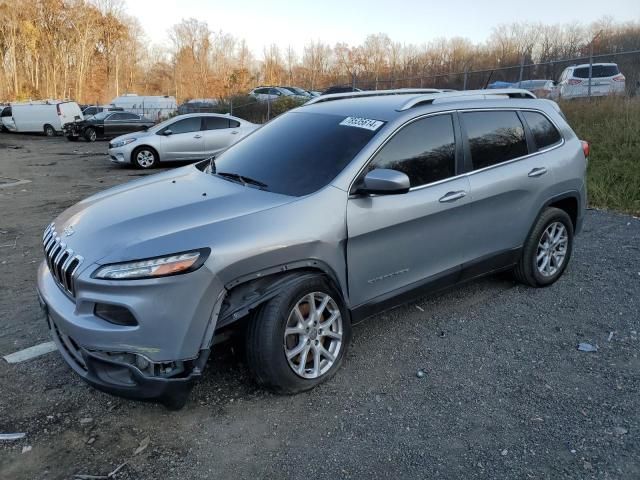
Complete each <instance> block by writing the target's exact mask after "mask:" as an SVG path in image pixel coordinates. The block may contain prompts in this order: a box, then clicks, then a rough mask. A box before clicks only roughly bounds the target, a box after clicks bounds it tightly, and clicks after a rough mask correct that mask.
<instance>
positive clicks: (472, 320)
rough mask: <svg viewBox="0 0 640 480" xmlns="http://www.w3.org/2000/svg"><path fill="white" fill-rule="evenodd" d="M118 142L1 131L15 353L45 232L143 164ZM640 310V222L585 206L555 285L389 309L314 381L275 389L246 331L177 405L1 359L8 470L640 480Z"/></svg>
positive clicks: (33, 473)
mask: <svg viewBox="0 0 640 480" xmlns="http://www.w3.org/2000/svg"><path fill="white" fill-rule="evenodd" d="M11 147H18V148H15V149H14V148H11ZM105 151H106V144H105V143H95V144H88V143H84V142H78V143H75V144H72V143H68V142H67V141H66V140H65V139H64V138H54V139H48V138H39V137H27V136H19V135H9V134H0V206H1V209H0V212H1V217H0V279H1V280H0V356H2V355H6V354H8V353H12V352H14V351H17V350H20V349H22V348H25V347H28V346H31V345H34V344H37V343H40V342H42V341H46V340H48V333H47V331H46V326H45V324H44V322H43V320H42V319H41V318H40V315H39V309H38V304H37V300H36V296H35V293H34V287H35V273H36V268H37V263H38V262H39V260H40V258H41V251H40V245H39V242H40V238H41V234H42V229H43V227H44V226H45V225H46V224H47V223H48V222H49V221H50V220H51V219H52V218H53V217H54V216H55V215H56V214H57V213H59V212H60V211H61V210H62V209H64V208H66V207H68V206H70V205H72V204H73V203H75V202H76V201H78V200H80V199H81V198H83V197H85V196H87V195H90V194H91V193H93V192H96V191H99V190H102V189H104V188H106V187H109V186H111V185H115V184H119V183H122V182H124V181H127V180H130V179H131V178H133V177H135V176H138V175H144V174H146V173H142V172H139V171H136V170H128V169H122V168H118V167H115V166H112V165H111V164H110V163H109V162H108V161H107V157H106V155H105ZM7 178H10V179H13V180H29V181H30V182H29V183H21V184H15V185H13V186H9V182H10V181H12V180H7ZM639 312H640V221H639V220H638V219H636V218H633V217H630V216H624V215H619V214H615V213H611V212H604V211H589V212H588V215H587V218H586V223H585V228H584V231H583V233H582V235H580V236H579V237H577V240H576V249H575V253H574V257H573V258H572V261H571V264H570V266H569V268H568V270H567V272H566V274H565V276H564V277H563V278H562V279H561V280H560V281H559V282H558V283H556V284H555V285H553V286H551V287H549V288H545V289H537V290H536V289H530V288H526V287H523V286H519V285H517V284H515V283H514V282H513V281H512V280H511V279H510V277H509V276H507V275H503V276H498V277H489V278H486V279H483V280H480V281H477V282H473V283H470V284H467V285H465V286H462V287H460V288H457V289H455V290H451V291H449V292H447V293H446V294H443V295H440V296H438V297H436V298H429V299H426V298H425V299H421V300H420V301H417V302H414V303H412V304H409V305H406V306H403V307H400V308H397V309H395V310H393V311H391V312H388V313H386V314H382V315H378V316H376V317H373V318H371V319H370V320H368V321H367V322H365V323H363V324H361V325H358V326H356V327H355V328H354V339H353V343H352V345H351V348H350V351H349V354H348V357H347V360H346V363H345V365H344V367H343V368H342V369H341V371H340V372H338V374H337V375H336V376H335V377H334V378H333V379H332V380H331V381H330V382H328V383H326V384H324V385H322V386H320V387H319V388H316V389H315V390H313V391H311V392H308V393H305V394H301V395H296V396H290V397H283V396H276V395H272V394H270V393H267V392H265V391H263V390H261V389H259V388H258V387H257V386H256V385H255V384H254V383H253V381H252V380H251V378H250V376H249V374H248V371H247V369H246V367H245V365H244V363H243V358H242V356H241V355H240V354H239V353H238V352H237V351H236V350H235V349H234V348H233V345H232V344H226V345H221V346H220V348H219V349H218V350H217V351H216V352H215V355H214V356H213V358H212V359H211V360H210V362H209V366H208V369H207V370H206V372H205V375H204V379H203V381H202V382H201V383H200V384H198V385H197V386H196V388H195V390H194V391H193V393H192V396H191V398H190V401H189V403H188V404H187V406H186V407H185V408H184V409H183V410H181V411H179V412H169V411H167V410H165V409H164V408H163V407H161V406H158V405H154V404H146V403H139V402H132V401H127V400H122V399H119V398H116V397H111V396H109V395H106V394H103V393H100V392H98V391H96V390H94V389H92V388H90V387H88V386H87V385H85V384H84V383H83V382H82V381H81V380H80V379H79V378H78V377H77V376H76V375H74V374H73V373H72V372H71V371H70V369H69V368H68V367H67V366H66V365H65V364H64V362H63V360H62V359H61V357H60V356H59V355H58V354H57V353H56V352H54V353H50V354H47V355H45V356H42V357H39V358H37V359H34V360H31V361H29V362H25V363H20V364H11V365H10V364H7V363H6V362H4V361H2V360H0V433H8V432H26V433H27V435H26V437H25V438H24V439H22V440H18V441H13V442H6V441H4V442H3V441H0V478H2V479H54V478H56V479H57V478H60V479H72V478H74V476H75V475H77V474H85V475H87V474H88V475H107V474H109V473H110V472H112V471H113V470H114V469H116V468H117V467H118V466H120V465H122V464H123V463H125V462H126V463H125V465H124V466H123V467H122V468H121V469H120V470H119V471H118V473H117V474H116V475H115V476H113V478H116V479H158V478H163V479H186V478H189V479H191V478H194V479H198V478H207V479H210V478H284V479H288V478H292V479H298V478H300V479H302V478H307V477H310V476H312V475H316V476H318V477H319V478H372V477H373V478H393V479H395V478H450V479H461V478H464V479H476V478H478V479H481V478H482V479H484V478H486V479H515V478H518V479H525V478H553V479H556V478H575V479H590V478H594V479H605V478H606V479H637V478H640V438H639V432H640V415H639V414H638V411H640V395H639V393H640V392H639V391H640V360H639V359H638V352H639V348H638V347H639V346H640V342H639V340H638V331H639V330H640V318H639V317H640V314H639ZM580 342H589V343H591V344H594V345H595V344H597V345H598V351H597V352H594V353H586V352H580V351H578V350H577V349H576V346H577V344H578V343H580ZM420 369H422V370H423V371H424V372H425V375H424V376H423V377H422V378H418V376H417V375H416V372H417V371H418V370H420Z"/></svg>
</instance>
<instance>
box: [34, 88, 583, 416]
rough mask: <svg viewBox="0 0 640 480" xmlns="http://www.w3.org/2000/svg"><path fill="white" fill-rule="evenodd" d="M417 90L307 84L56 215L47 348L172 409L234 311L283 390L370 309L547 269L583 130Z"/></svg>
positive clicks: (557, 265) (563, 263)
mask: <svg viewBox="0 0 640 480" xmlns="http://www.w3.org/2000/svg"><path fill="white" fill-rule="evenodd" d="M432 92H433V93H429V91H427V93H424V92H416V91H403V90H398V91H387V92H377V93H375V94H374V93H372V92H354V93H347V94H337V95H329V96H323V97H318V98H316V99H313V100H311V101H310V102H308V103H307V104H306V105H305V106H303V107H300V108H297V109H295V110H293V111H290V112H288V113H285V114H283V115H281V116H279V117H278V118H276V119H275V120H273V121H271V122H270V123H268V124H267V125H265V126H264V127H262V128H261V129H259V130H256V131H255V132H254V133H252V134H250V135H249V136H247V137H246V138H244V139H243V140H241V141H240V142H238V143H237V144H235V145H234V146H232V147H230V148H229V149H228V150H226V151H225V152H223V153H222V154H220V155H219V156H218V157H217V158H212V159H210V160H206V161H203V162H200V163H198V164H195V165H191V166H186V167H183V168H179V169H176V170H171V171H167V172H164V173H160V174H157V175H153V176H149V177H146V178H144V179H140V180H137V181H134V182H131V183H127V184H125V185H122V186H119V187H115V188H112V189H110V190H107V191H105V192H102V193H99V194H97V195H94V196H92V197H89V198H88V199H86V200H84V201H82V202H80V203H78V204H77V205H75V206H73V207H71V208H69V209H68V210H66V211H65V212H63V213H62V214H61V215H60V216H59V217H58V218H56V219H55V221H54V223H51V224H50V225H49V226H48V227H47V228H46V230H45V232H44V237H43V242H44V251H45V257H46V258H45V261H44V262H43V263H42V265H41V266H40V268H39V271H38V290H39V293H40V299H41V303H42V305H43V307H44V310H45V312H46V318H47V322H48V325H49V327H50V329H51V332H52V335H53V338H54V339H55V341H56V343H57V345H58V348H59V350H60V352H61V354H62V356H63V357H64V359H65V360H66V361H67V362H68V364H69V365H70V366H71V368H73V370H75V372H76V373H78V374H79V375H80V376H81V377H82V378H84V379H85V380H86V381H88V382H89V383H91V384H92V385H94V386H96V387H97V388H99V389H101V390H105V391H108V392H112V393H116V394H119V395H123V396H128V397H132V398H145V399H156V400H159V401H162V402H164V403H165V404H166V405H168V406H170V407H175V408H178V407H180V406H182V405H183V404H184V402H185V400H186V398H187V396H188V392H189V390H190V386H191V385H192V383H193V381H194V380H195V379H196V378H197V377H199V376H200V375H201V373H202V370H203V369H204V367H205V363H206V361H207V358H208V356H209V353H210V350H211V348H212V345H213V343H214V337H215V336H216V335H218V334H221V333H224V332H225V331H226V330H227V329H230V328H232V327H235V328H234V331H240V332H242V333H243V334H244V335H245V340H246V352H247V357H248V364H249V365H250V367H251V369H252V371H253V372H254V374H255V377H256V379H257V381H258V382H259V383H260V384H263V385H265V386H268V387H270V388H272V389H274V390H276V391H279V392H284V393H295V392H300V391H303V390H307V389H310V388H312V387H314V386H315V385H317V384H319V383H320V382H322V381H324V380H326V379H327V378H329V377H331V376H332V375H333V374H334V373H335V371H336V370H337V369H338V368H339V367H340V364H341V363H342V361H343V359H344V356H345V352H346V350H347V347H348V345H349V340H350V337H351V325H352V323H354V322H357V321H359V320H361V319H363V318H365V317H368V316H370V315H372V314H374V313H376V312H380V311H381V310H384V309H388V308H391V307H394V306H396V305H398V304H401V303H403V302H406V301H408V300H410V299H412V298H416V297H417V296H420V295H423V294H425V293H426V292H433V291H435V290H440V289H443V288H445V287H449V286H451V285H454V284H458V283H460V282H464V281H467V280H470V279H473V278H476V277H478V276H481V275H484V274H487V273H490V272H495V271H498V270H505V269H512V270H513V271H514V273H515V276H516V278H517V279H518V280H520V281H521V282H523V283H525V284H527V285H531V286H533V287H541V286H546V285H549V284H551V283H553V282H555V281H556V280H557V279H558V277H560V275H562V273H563V271H564V270H565V268H566V267H567V263H568V262H569V258H570V256H571V250H572V245H573V238H574V235H575V234H576V233H577V232H578V231H579V230H580V227H581V224H582V219H583V213H584V210H585V202H586V192H585V169H586V158H585V153H586V151H587V150H586V148H587V146H586V145H583V144H581V141H580V140H578V138H576V135H575V134H574V132H573V131H572V130H571V128H570V127H569V125H567V122H566V121H565V119H564V118H563V115H562V114H561V112H560V110H559V108H558V107H557V105H556V104H555V103H553V102H551V101H548V100H538V99H536V98H535V97H534V96H533V95H532V94H531V93H529V92H526V91H523V90H512V89H507V90H490V91H467V92H438V91H432ZM240 327H242V328H240ZM398 341H400V342H401V341H402V339H401V338H399V339H398Z"/></svg>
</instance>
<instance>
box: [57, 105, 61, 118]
mask: <svg viewBox="0 0 640 480" xmlns="http://www.w3.org/2000/svg"><path fill="white" fill-rule="evenodd" d="M56 112H58V116H61V115H62V112H61V111H60V104H59V103H57V104H56Z"/></svg>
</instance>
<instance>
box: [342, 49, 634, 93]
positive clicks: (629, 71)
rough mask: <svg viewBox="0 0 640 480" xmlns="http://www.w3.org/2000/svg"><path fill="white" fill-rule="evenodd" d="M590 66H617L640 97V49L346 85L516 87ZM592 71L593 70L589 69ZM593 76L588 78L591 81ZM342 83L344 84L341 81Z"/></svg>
mask: <svg viewBox="0 0 640 480" xmlns="http://www.w3.org/2000/svg"><path fill="white" fill-rule="evenodd" d="M590 63H616V64H618V67H619V69H620V72H621V73H622V74H623V75H624V76H625V77H626V82H625V85H626V93H627V94H628V95H637V94H640V50H632V51H626V52H618V53H610V54H602V55H593V56H592V57H591V56H585V57H577V58H570V59H561V60H553V61H549V62H541V63H525V62H524V60H523V61H522V62H521V63H520V64H518V65H511V66H506V67H496V68H491V69H483V70H472V69H467V70H464V71H459V72H445V73H439V74H435V75H419V76H412V77H400V78H378V79H377V80H376V79H371V78H357V77H355V78H345V79H344V81H343V82H342V84H343V85H352V86H353V87H355V88H359V89H361V90H384V89H393V88H416V87H421V88H450V89H454V90H472V89H481V88H488V87H489V86H490V85H492V84H495V83H496V82H497V84H498V85H500V84H501V82H502V83H504V84H513V83H516V82H520V81H524V80H543V79H544V80H553V81H558V80H559V77H560V75H561V74H562V72H563V71H564V69H565V68H567V67H570V66H573V65H578V64H590ZM589 71H590V72H591V69H589ZM592 78H593V77H589V76H588V77H587V78H586V80H587V81H588V82H589V83H591V82H590V80H591V79H592ZM338 83H340V82H338Z"/></svg>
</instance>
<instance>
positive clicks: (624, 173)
mask: <svg viewBox="0 0 640 480" xmlns="http://www.w3.org/2000/svg"><path fill="white" fill-rule="evenodd" d="M561 108H562V111H563V112H564V114H565V115H566V117H567V119H568V120H569V124H570V125H571V127H572V128H573V130H574V131H575V132H576V134H577V135H578V137H579V138H580V139H582V140H587V141H588V142H589V143H590V144H591V155H590V158H589V168H588V180H587V188H588V196H589V203H590V204H591V205H592V206H595V207H600V208H609V209H613V210H619V211H623V212H627V213H632V214H635V215H638V214H640V98H638V97H635V98H619V97H618V98H615V97H609V98H600V99H593V100H592V101H591V102H589V101H587V100H584V101H570V102H562V104H561Z"/></svg>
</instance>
